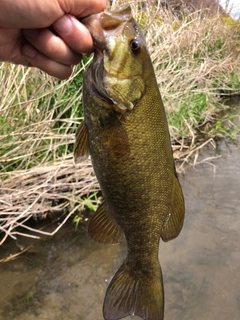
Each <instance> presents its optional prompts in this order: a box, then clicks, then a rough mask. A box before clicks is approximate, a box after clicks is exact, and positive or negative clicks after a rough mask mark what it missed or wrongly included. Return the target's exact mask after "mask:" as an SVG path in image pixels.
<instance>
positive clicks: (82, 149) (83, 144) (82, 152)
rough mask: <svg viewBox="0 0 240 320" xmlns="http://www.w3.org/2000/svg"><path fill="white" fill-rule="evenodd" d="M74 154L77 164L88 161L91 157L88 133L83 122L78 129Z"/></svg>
mask: <svg viewBox="0 0 240 320" xmlns="http://www.w3.org/2000/svg"><path fill="white" fill-rule="evenodd" d="M73 153H74V161H75V163H79V162H81V161H83V160H86V159H87V158H88V156H89V145H88V132H87V128H86V125H85V122H84V121H82V122H81V124H80V125H79V127H78V129H77V132H76V142H75V146H74V152H73Z"/></svg>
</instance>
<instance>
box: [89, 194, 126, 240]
mask: <svg viewBox="0 0 240 320" xmlns="http://www.w3.org/2000/svg"><path fill="white" fill-rule="evenodd" d="M88 234H89V236H90V237H91V238H92V239H93V240H95V241H97V242H100V243H109V244H115V243H119V242H120V240H121V238H122V230H121V229H120V228H119V227H118V225H117V224H116V222H115V221H114V219H113V218H112V216H111V213H110V212H109V207H108V205H107V203H106V201H105V200H104V201H103V202H102V204H101V205H100V206H99V207H98V209H97V211H96V212H95V214H94V215H93V217H92V218H91V220H90V222H89V225H88Z"/></svg>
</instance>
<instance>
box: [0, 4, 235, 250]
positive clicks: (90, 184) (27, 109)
mask: <svg viewBox="0 0 240 320" xmlns="http://www.w3.org/2000/svg"><path fill="white" fill-rule="evenodd" d="M125 2H126V1H112V6H114V7H115V6H119V5H121V4H123V3H125ZM128 2H129V1H128ZM145 3H146V4H147V5H145V7H144V9H143V10H139V2H136V1H130V4H131V5H132V8H133V12H134V15H135V17H136V18H137V19H138V20H139V22H140V24H141V26H142V27H143V28H144V29H145V31H146V36H147V43H148V47H149V51H150V54H151V57H152V60H153V63H154V67H155V70H156V76H157V80H158V83H159V86H160V90H161V93H162V96H163V99H164V103H165V107H166V111H167V114H168V119H169V125H170V132H171V136H172V139H173V144H174V146H173V147H174V150H175V156H176V158H177V159H180V160H182V161H183V162H184V163H188V164H189V162H190V163H193V164H194V162H195V163H196V162H197V160H196V159H197V158H196V155H197V154H198V151H199V150H200V148H201V147H203V146H205V145H206V143H209V144H212V145H213V146H214V139H213V138H214V137H213V136H211V130H210V131H209V133H208V134H209V135H208V138H207V140H205V141H202V142H201V144H200V143H199V141H198V138H197V137H198V133H199V131H205V128H206V126H207V125H209V127H210V128H211V126H212V123H214V121H215V119H216V115H217V114H218V111H219V110H223V109H224V108H227V106H223V104H221V103H220V102H221V101H220V96H221V95H228V96H230V95H234V94H237V93H238V94H239V93H240V82H239V81H240V54H239V53H240V52H239V51H240V47H239V38H240V31H239V29H238V28H239V26H237V27H236V28H235V27H234V28H232V27H231V26H229V23H226V21H224V20H223V19H222V18H220V17H219V16H218V15H217V14H215V15H214V16H212V15H210V14H209V13H207V12H204V10H200V11H195V12H184V14H183V15H182V16H181V17H179V16H178V15H174V14H173V13H172V12H171V11H168V10H165V9H164V8H162V7H161V6H160V5H159V4H158V5H156V4H154V5H153V4H152V2H151V1H145ZM84 68H85V64H84V63H83V64H82V66H81V67H78V68H76V69H75V72H74V74H73V75H72V77H71V78H70V79H68V80H67V81H62V82H60V81H57V80H55V79H52V78H51V77H49V76H47V75H46V74H44V73H42V72H41V71H39V70H35V69H27V68H24V67H21V66H13V65H9V64H1V65H0V78H1V83H0V90H1V96H0V128H1V130H0V166H1V172H0V237H1V242H0V244H2V243H3V242H4V241H5V240H6V238H7V237H8V236H10V237H12V238H14V239H15V238H16V237H17V236H18V235H24V236H29V237H39V236H41V235H42V234H49V233H46V232H44V231H42V230H38V229H35V228H32V227H30V226H29V224H28V221H29V219H31V218H35V219H40V218H44V217H45V216H46V215H48V214H51V213H54V212H55V213H56V212H57V214H59V215H63V214H64V217H65V218H64V220H63V222H62V224H63V223H64V222H65V221H66V220H67V219H68V218H69V217H70V216H72V215H73V214H74V212H77V211H78V210H81V209H82V208H83V201H82V199H83V197H84V196H88V195H89V194H90V193H92V192H94V191H96V190H98V184H97V181H96V178H95V176H94V175H93V172H92V167H91V165H90V163H89V162H83V163H82V164H80V165H78V166H76V165H74V163H73V160H72V150H73V144H74V135H75V131H76V128H77V126H78V124H79V122H80V121H81V119H82V113H81V84H82V74H83V70H84ZM190 156H191V157H190ZM182 168H183V167H180V169H181V170H182ZM62 224H60V225H59V226H58V228H57V229H56V230H55V231H54V232H53V233H51V234H54V233H55V232H56V231H57V230H58V229H59V228H60V227H61V225H62ZM19 227H21V229H19Z"/></svg>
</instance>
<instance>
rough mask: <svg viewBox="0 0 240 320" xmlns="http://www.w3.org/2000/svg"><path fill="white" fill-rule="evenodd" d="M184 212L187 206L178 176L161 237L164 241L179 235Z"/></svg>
mask: <svg viewBox="0 0 240 320" xmlns="http://www.w3.org/2000/svg"><path fill="white" fill-rule="evenodd" d="M184 214H185V206H184V199H183V194H182V189H181V186H180V183H179V181H178V178H177V177H176V178H175V184H174V194H173V200H172V205H171V208H170V211H169V215H168V216H167V217H166V221H165V223H164V225H163V228H162V231H161V238H162V240H163V241H169V240H172V239H174V238H176V237H177V236H178V235H179V233H180V231H181V230H182V226H183V221H184Z"/></svg>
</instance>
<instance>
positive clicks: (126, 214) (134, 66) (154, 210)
mask: <svg viewBox="0 0 240 320" xmlns="http://www.w3.org/2000/svg"><path fill="white" fill-rule="evenodd" d="M90 18H91V17H90ZM93 21H94V22H93ZM85 23H86V25H87V26H88V27H89V29H90V31H91V33H92V34H93V38H94V40H95V42H96V46H97V48H98V49H97V51H96V53H95V57H94V60H93V63H92V64H91V65H90V67H89V68H88V69H87V70H86V72H85V75H84V83H83V103H84V124H83V125H82V126H81V127H80V129H79V131H78V133H77V139H76V147H75V159H76V160H77V159H78V158H81V157H82V156H84V154H87V149H89V153H90V155H91V159H92V164H93V168H94V171H95V173H96V176H97V179H98V181H99V184H100V187H101V189H102V192H103V195H104V202H103V203H102V205H101V206H100V207H99V209H98V210H97V212H96V213H95V215H94V216H93V218H92V220H91V221H90V224H89V234H90V236H91V237H92V238H93V239H95V240H96V241H99V242H103V243H116V242H118V241H119V240H120V239H121V234H122V232H123V233H124V235H125V237H126V240H127V246H128V254H127V258H126V260H125V262H124V263H123V265H122V266H121V267H120V269H119V270H118V272H117V273H116V275H115V276H114V278H113V280H112V281H111V283H110V285H109V287H108V290H107V293H106V297H105V301H104V307H103V314H104V318H105V319H106V320H115V319H121V318H123V317H126V316H127V315H129V314H135V315H138V316H140V317H142V318H143V319H146V320H161V319H163V313H164V298H163V285H162V275H161V268H160V264H159V261H158V250H159V240H160V237H161V238H162V239H163V240H164V241H167V240H171V239H173V238H175V237H176V236H177V235H178V234H179V232H180V231H181V228H182V224H183V219H184V202H183V196H182V192H181V187H180V185H179V182H178V179H177V176H176V171H175V166H174V161H173V156H172V150H171V144H170V137H169V132H168V125H167V120H166V115H165V111H164V107H163V103H162V99H161V96H160V93H159V89H158V85H157V82H156V79H155V75H154V70H153V67H152V63H151V60H150V57H149V53H148V51H147V48H146V43H145V39H144V36H143V34H142V32H141V30H140V27H139V26H138V24H137V23H136V22H135V20H134V19H133V18H132V16H131V11H130V8H129V7H124V8H121V9H120V10H118V11H115V12H111V13H104V14H101V15H96V16H94V17H93V18H91V20H89V21H85ZM99 24H100V26H101V28H100V27H99ZM93 25H94V27H93ZM96 29H97V31H96ZM102 29H104V32H105V33H104V34H103V33H102V31H101V30H102ZM83 140H85V142H83ZM86 145H87V147H86Z"/></svg>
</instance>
